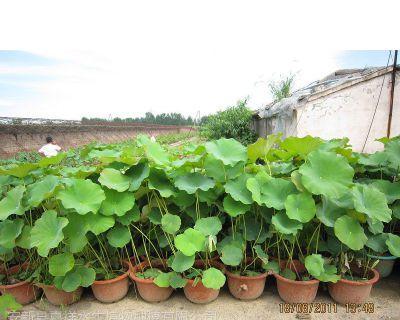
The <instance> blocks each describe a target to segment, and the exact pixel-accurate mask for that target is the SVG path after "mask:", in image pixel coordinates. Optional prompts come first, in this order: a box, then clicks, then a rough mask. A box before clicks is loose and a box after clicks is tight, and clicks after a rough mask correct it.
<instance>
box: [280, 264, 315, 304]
mask: <svg viewBox="0 0 400 320" xmlns="http://www.w3.org/2000/svg"><path fill="white" fill-rule="evenodd" d="M285 268H286V269H285ZM280 269H281V270H287V269H289V270H291V271H292V272H295V273H296V277H297V278H298V279H297V280H291V279H288V278H286V277H284V276H282V275H280V274H277V273H274V276H275V279H276V285H277V288H278V293H279V296H280V297H281V299H282V300H283V301H285V302H287V303H311V302H313V301H314V300H315V297H316V295H317V292H318V286H319V280H316V279H312V280H302V278H301V275H302V274H303V273H304V272H305V267H304V265H303V264H302V263H301V262H300V261H298V260H293V261H291V263H287V262H286V261H281V263H280Z"/></svg>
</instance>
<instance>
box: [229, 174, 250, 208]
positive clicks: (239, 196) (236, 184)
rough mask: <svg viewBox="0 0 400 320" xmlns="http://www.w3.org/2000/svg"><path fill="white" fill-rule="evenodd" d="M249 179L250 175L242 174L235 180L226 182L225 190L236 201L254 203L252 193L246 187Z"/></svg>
mask: <svg viewBox="0 0 400 320" xmlns="http://www.w3.org/2000/svg"><path fill="white" fill-rule="evenodd" d="M248 179H249V175H247V174H242V175H241V176H239V177H238V178H236V179H234V180H229V181H228V182H227V183H226V184H225V191H226V192H227V193H228V194H229V195H230V196H231V197H232V198H233V199H234V200H236V201H239V202H241V203H243V204H252V203H253V199H252V197H251V193H250V191H249V189H247V187H246V183H247V180H248Z"/></svg>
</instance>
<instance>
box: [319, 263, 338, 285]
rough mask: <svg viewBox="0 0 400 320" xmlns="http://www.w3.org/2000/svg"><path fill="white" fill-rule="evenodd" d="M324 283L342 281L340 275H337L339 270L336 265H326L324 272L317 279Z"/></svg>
mask: <svg viewBox="0 0 400 320" xmlns="http://www.w3.org/2000/svg"><path fill="white" fill-rule="evenodd" d="M316 278H317V279H318V280H319V281H322V282H333V283H336V282H338V281H339V280H340V278H341V277H340V275H338V274H337V269H336V267H335V266H334V265H326V264H325V265H324V272H323V273H321V274H320V275H319V276H318V277H316Z"/></svg>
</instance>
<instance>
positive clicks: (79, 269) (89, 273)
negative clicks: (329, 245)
mask: <svg viewBox="0 0 400 320" xmlns="http://www.w3.org/2000/svg"><path fill="white" fill-rule="evenodd" d="M74 273H77V274H79V275H80V276H81V283H80V286H82V287H85V288H87V287H89V286H91V285H92V284H93V282H94V281H95V280H96V271H95V270H94V269H93V268H88V267H85V266H76V267H75V269H74Z"/></svg>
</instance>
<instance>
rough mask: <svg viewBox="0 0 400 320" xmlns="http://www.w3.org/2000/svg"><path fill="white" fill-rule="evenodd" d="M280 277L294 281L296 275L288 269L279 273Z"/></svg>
mask: <svg viewBox="0 0 400 320" xmlns="http://www.w3.org/2000/svg"><path fill="white" fill-rule="evenodd" d="M280 275H281V276H282V277H284V278H286V279H289V280H293V281H295V280H296V273H294V271H292V270H290V269H289V268H285V269H283V270H282V271H280Z"/></svg>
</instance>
